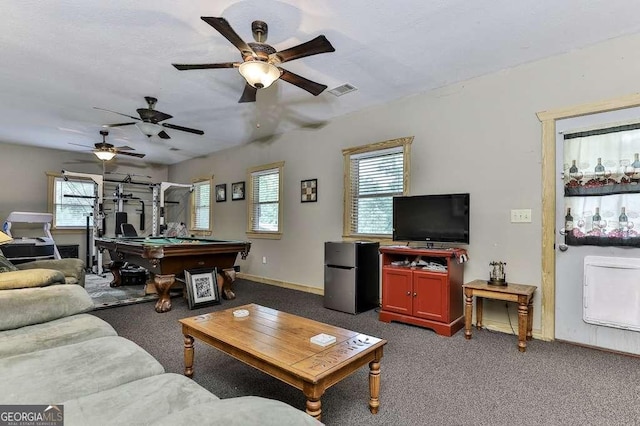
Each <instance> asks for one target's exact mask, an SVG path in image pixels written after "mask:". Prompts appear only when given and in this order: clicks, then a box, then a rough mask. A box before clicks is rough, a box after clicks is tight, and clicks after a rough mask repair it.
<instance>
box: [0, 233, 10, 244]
mask: <svg viewBox="0 0 640 426" xmlns="http://www.w3.org/2000/svg"><path fill="white" fill-rule="evenodd" d="M11 241H13V238H11V237H10V236H8V235H7V234H5V233H4V232H2V231H0V245H2V244H7V243H10V242H11Z"/></svg>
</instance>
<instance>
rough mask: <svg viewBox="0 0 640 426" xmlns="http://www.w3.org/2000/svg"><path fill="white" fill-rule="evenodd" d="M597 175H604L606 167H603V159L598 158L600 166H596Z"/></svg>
mask: <svg viewBox="0 0 640 426" xmlns="http://www.w3.org/2000/svg"><path fill="white" fill-rule="evenodd" d="M595 172H596V173H604V166H603V165H602V158H600V157H598V164H596V169H595Z"/></svg>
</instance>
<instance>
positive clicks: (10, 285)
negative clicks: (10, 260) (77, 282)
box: [0, 269, 65, 290]
mask: <svg viewBox="0 0 640 426" xmlns="http://www.w3.org/2000/svg"><path fill="white" fill-rule="evenodd" d="M64 283H65V278H64V274H63V273H62V272H60V271H56V270H53V269H29V270H26V271H17V270H15V271H10V272H2V273H0V290H10V289H14V288H29V287H44V286H48V285H52V284H64Z"/></svg>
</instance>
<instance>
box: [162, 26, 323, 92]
mask: <svg viewBox="0 0 640 426" xmlns="http://www.w3.org/2000/svg"><path fill="white" fill-rule="evenodd" d="M201 18H202V20H203V21H205V22H206V23H207V24H209V25H211V26H212V27H213V28H215V29H216V30H217V31H218V32H219V33H220V34H222V35H223V36H224V37H225V38H226V39H227V40H229V41H230V42H231V44H233V45H234V46H235V47H236V48H238V50H239V51H240V54H241V55H242V62H223V63H216V64H195V65H186V64H173V66H174V67H176V68H177V69H179V70H180V71H185V70H199V69H214V68H238V71H239V72H240V74H242V76H243V77H244V78H245V80H246V84H245V88H244V92H243V93H242V96H241V97H240V100H239V101H238V102H255V101H256V92H257V91H258V89H263V88H266V87H269V86H270V85H271V84H272V83H273V82H274V81H276V80H277V79H279V78H280V79H282V80H284V81H286V82H288V83H291V84H293V85H295V86H298V87H300V88H301V89H304V90H306V91H307V92H309V93H311V94H312V95H314V96H318V95H319V94H320V93H322V92H323V91H324V89H326V88H327V86H326V85H324V84H319V83H316V82H314V81H311V80H307V79H306V78H304V77H301V76H299V75H297V74H294V73H292V72H291V71H287V70H285V69H283V68H280V66H279V65H280V64H281V63H284V62H288V61H293V60H294V59H300V58H304V57H305V56H311V55H317V54H319V53H327V52H335V49H334V47H333V46H332V45H331V43H330V42H329V40H327V38H326V37H325V36H324V35H319V36H317V37H316V38H314V39H313V40H310V41H308V42H306V43H302V44H299V45H297V46H294V47H290V48H289V49H285V50H281V51H276V49H274V48H273V47H272V46H270V45H268V44H267V43H266V41H267V33H268V27H267V24H266V23H265V22H263V21H253V23H252V24H251V31H252V32H253V38H254V40H255V41H256V42H255V43H245V42H244V40H242V38H240V36H239V35H238V34H237V33H236V32H235V31H234V30H233V28H231V25H229V22H227V20H226V19H224V18H215V17H209V16H202V17H201Z"/></svg>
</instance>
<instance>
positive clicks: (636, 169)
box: [631, 152, 640, 182]
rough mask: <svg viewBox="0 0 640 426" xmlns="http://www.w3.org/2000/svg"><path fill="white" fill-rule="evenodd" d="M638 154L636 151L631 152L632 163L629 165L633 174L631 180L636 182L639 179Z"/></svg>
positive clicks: (639, 164) (639, 165)
mask: <svg viewBox="0 0 640 426" xmlns="http://www.w3.org/2000/svg"><path fill="white" fill-rule="evenodd" d="M639 157H640V154H638V153H637V152H636V153H635V154H633V163H631V167H633V169H634V170H633V171H634V173H633V175H632V176H631V178H632V180H633V181H635V182H638V180H639V179H640V158H639Z"/></svg>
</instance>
